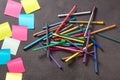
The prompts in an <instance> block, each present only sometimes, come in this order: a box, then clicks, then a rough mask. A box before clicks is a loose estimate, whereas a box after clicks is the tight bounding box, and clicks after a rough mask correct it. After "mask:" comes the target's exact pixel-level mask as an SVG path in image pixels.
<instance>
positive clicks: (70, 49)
mask: <svg viewBox="0 0 120 80" xmlns="http://www.w3.org/2000/svg"><path fill="white" fill-rule="evenodd" d="M54 47H55V48H60V49H64V50H69V51H73V52H83V51H82V50H77V49H73V48H67V47H62V46H54Z"/></svg>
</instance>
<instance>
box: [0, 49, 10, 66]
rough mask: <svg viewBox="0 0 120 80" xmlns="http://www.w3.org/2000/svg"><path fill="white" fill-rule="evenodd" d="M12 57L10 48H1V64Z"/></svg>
mask: <svg viewBox="0 0 120 80" xmlns="http://www.w3.org/2000/svg"><path fill="white" fill-rule="evenodd" d="M10 59H11V56H10V49H0V65H2V64H6V63H7V62H8V61H9V60H10Z"/></svg>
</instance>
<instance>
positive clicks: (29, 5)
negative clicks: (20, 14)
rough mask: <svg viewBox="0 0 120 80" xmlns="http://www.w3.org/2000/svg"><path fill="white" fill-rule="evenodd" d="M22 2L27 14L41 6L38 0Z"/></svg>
mask: <svg viewBox="0 0 120 80" xmlns="http://www.w3.org/2000/svg"><path fill="white" fill-rule="evenodd" d="M21 3H22V6H23V8H24V10H25V12H26V13H27V14H29V13H32V12H34V11H36V10H38V9H40V6H39V4H38V1H37V0H21Z"/></svg>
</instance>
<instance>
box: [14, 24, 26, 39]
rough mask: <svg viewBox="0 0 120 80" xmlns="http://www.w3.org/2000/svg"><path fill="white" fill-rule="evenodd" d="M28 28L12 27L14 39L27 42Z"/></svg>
mask: <svg viewBox="0 0 120 80" xmlns="http://www.w3.org/2000/svg"><path fill="white" fill-rule="evenodd" d="M27 33H28V29H27V26H19V25H12V38H14V39H17V40H22V41H26V40H27Z"/></svg>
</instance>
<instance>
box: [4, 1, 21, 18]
mask: <svg viewBox="0 0 120 80" xmlns="http://www.w3.org/2000/svg"><path fill="white" fill-rule="evenodd" d="M21 10H22V5H21V3H19V2H16V1H14V0H8V1H7V5H6V8H5V12H4V14H6V15H9V16H12V17H16V18H18V16H19V14H20V12H21Z"/></svg>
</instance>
